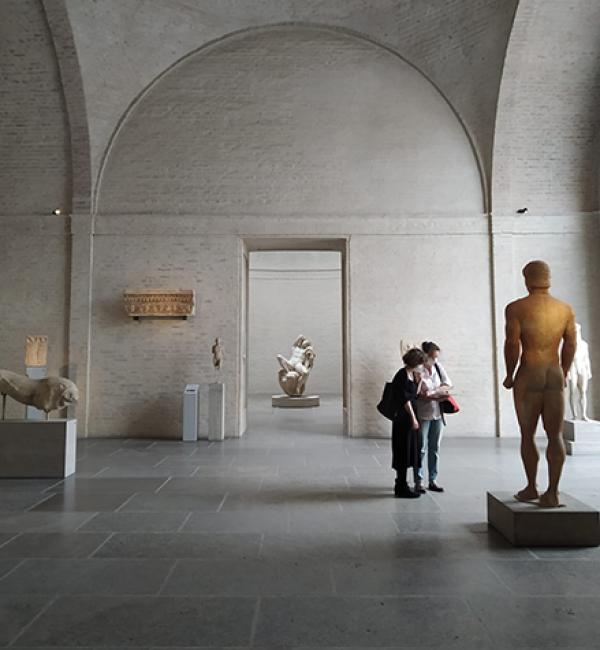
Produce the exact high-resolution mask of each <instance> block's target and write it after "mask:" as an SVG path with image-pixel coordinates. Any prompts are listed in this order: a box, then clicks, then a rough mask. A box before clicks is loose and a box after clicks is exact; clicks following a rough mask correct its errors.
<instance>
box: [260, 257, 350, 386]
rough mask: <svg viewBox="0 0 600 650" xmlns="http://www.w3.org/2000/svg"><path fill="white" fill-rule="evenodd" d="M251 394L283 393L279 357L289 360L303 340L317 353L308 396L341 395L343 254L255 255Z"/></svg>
mask: <svg viewBox="0 0 600 650" xmlns="http://www.w3.org/2000/svg"><path fill="white" fill-rule="evenodd" d="M249 295H250V303H249V310H250V313H249V344H248V358H249V391H250V392H251V393H254V394H265V393H280V392H281V388H280V387H279V383H278V381H277V371H278V369H279V365H278V364H277V361H276V359H275V355H276V354H283V355H284V356H285V357H289V354H290V350H291V345H292V342H293V341H294V340H295V338H296V337H297V336H298V335H299V334H304V335H305V336H308V337H309V338H310V339H311V340H312V342H313V346H314V348H315V351H316V352H317V359H316V360H315V365H314V368H313V370H312V372H311V374H310V378H309V382H308V384H307V392H309V393H320V394H333V395H341V394H342V271H341V254H340V253H335V252H329V251H314V252H313V251H301V252H300V251H298V252H296V251H286V252H255V253H251V254H250V294H249Z"/></svg>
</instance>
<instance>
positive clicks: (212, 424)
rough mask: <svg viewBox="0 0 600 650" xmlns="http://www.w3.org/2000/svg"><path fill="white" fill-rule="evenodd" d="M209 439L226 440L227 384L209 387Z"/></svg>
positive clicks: (214, 384)
mask: <svg viewBox="0 0 600 650" xmlns="http://www.w3.org/2000/svg"><path fill="white" fill-rule="evenodd" d="M208 439H209V440H224V439H225V384H223V383H222V382H214V383H212V384H209V385H208Z"/></svg>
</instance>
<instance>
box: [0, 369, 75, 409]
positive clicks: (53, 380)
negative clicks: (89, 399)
mask: <svg viewBox="0 0 600 650" xmlns="http://www.w3.org/2000/svg"><path fill="white" fill-rule="evenodd" d="M0 395H2V419H3V420H4V419H5V415H6V396H7V395H9V396H10V397H12V398H13V399H14V400H16V401H17V402H20V403H21V404H26V405H27V406H35V408H37V409H39V410H40V411H44V412H45V413H46V419H48V413H49V412H50V411H55V410H57V409H62V408H65V407H67V406H71V405H72V404H76V403H77V400H78V399H79V391H78V390H77V386H75V384H74V383H73V382H72V381H71V380H70V379H66V378H65V377H46V378H45V379H30V378H29V377H25V376H24V375H18V374H17V373H16V372H11V371H10V370H0Z"/></svg>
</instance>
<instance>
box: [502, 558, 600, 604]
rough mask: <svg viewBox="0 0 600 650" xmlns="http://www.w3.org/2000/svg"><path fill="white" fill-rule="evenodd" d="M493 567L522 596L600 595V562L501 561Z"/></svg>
mask: <svg viewBox="0 0 600 650" xmlns="http://www.w3.org/2000/svg"><path fill="white" fill-rule="evenodd" d="M490 568H491V569H492V570H493V571H494V573H495V574H496V575H497V576H498V578H499V579H500V580H502V582H503V583H504V584H506V585H507V587H509V588H510V589H511V590H512V591H513V592H514V593H516V594H518V595H520V596H540V595H544V596H561V595H565V596H567V595H568V596H586V595H590V596H600V562H587V561H586V560H572V561H566V562H558V561H556V560H532V561H530V562H519V561H516V562H514V561H509V560H497V561H493V562H490Z"/></svg>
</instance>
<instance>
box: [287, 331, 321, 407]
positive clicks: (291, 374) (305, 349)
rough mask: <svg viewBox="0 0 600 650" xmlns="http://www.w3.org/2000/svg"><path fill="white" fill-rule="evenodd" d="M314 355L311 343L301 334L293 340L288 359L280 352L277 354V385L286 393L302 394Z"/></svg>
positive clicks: (292, 394)
mask: <svg viewBox="0 0 600 650" xmlns="http://www.w3.org/2000/svg"><path fill="white" fill-rule="evenodd" d="M316 356H317V355H316V354H315V351H314V349H313V347H312V343H311V342H310V340H309V339H307V338H306V337H305V336H302V335H300V336H299V337H298V338H297V339H296V340H295V341H294V343H293V345H292V355H291V356H290V358H289V359H286V358H285V357H284V356H283V355H281V354H278V355H277V361H278V362H279V365H280V366H281V367H280V370H279V373H278V378H279V385H280V386H281V388H282V389H283V392H284V393H285V394H286V395H289V396H290V397H300V396H302V395H303V394H304V390H305V389H306V382H307V381H308V375H309V374H310V371H311V370H312V367H313V365H314V362H315V358H316Z"/></svg>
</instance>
